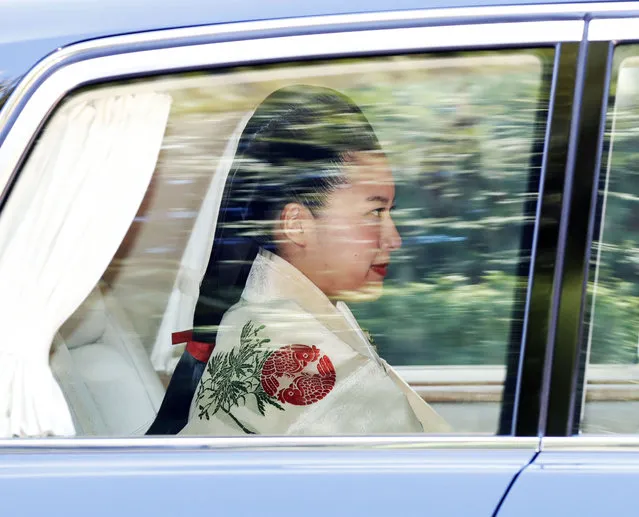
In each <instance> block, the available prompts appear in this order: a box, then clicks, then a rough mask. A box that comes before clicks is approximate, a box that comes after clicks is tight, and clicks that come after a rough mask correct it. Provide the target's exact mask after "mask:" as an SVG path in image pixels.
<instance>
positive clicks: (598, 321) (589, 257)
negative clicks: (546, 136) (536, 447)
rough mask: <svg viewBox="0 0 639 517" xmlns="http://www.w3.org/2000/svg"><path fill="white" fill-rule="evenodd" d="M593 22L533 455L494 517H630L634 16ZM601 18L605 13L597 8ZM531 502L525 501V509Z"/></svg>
mask: <svg viewBox="0 0 639 517" xmlns="http://www.w3.org/2000/svg"><path fill="white" fill-rule="evenodd" d="M612 9H613V12H612V13H610V12H602V13H598V12H595V13H593V19H592V20H591V21H590V22H589V23H588V27H587V34H588V37H587V39H588V44H587V45H585V46H584V48H583V49H582V54H581V56H582V57H581V63H582V65H581V66H582V69H583V74H582V81H583V86H582V88H581V91H582V92H583V93H582V98H581V101H580V103H579V117H580V120H579V121H578V123H576V124H575V126H574V131H575V137H574V148H573V153H574V154H575V159H574V167H575V168H574V176H573V177H574V181H573V184H572V194H571V197H572V199H570V203H569V205H568V206H567V207H566V208H567V211H566V219H565V220H566V226H567V231H568V232H569V234H570V235H571V236H572V237H571V238H570V239H567V240H566V241H565V243H564V244H563V246H565V248H564V249H565V257H566V262H565V269H564V271H565V273H564V278H563V279H562V281H561V294H560V295H559V298H558V299H560V304H561V306H562V307H561V308H560V309H559V312H558V320H557V331H556V332H557V334H556V341H555V345H554V354H553V363H552V367H551V368H550V367H549V369H548V377H547V382H548V395H549V398H548V408H547V416H546V419H545V422H544V431H545V434H546V435H547V436H546V437H544V438H543V440H542V444H541V452H540V454H539V455H538V456H537V458H536V459H535V461H534V462H533V463H532V464H531V465H530V466H529V467H527V468H526V469H525V470H524V471H523V473H522V474H521V475H520V476H519V478H518V479H517V481H516V483H514V486H513V488H512V490H511V491H510V492H509V495H508V497H507V498H506V499H505V502H504V504H503V506H502V508H501V511H500V512H499V515H538V514H539V513H542V512H548V511H552V512H553V513H557V514H560V513H563V512H571V513H572V512H576V513H578V514H579V515H610V514H611V513H615V514H618V515H630V514H632V513H633V512H634V508H635V507H636V503H637V495H636V493H635V492H634V490H633V489H632V487H633V486H634V480H635V479H636V473H637V469H638V468H639V454H638V450H637V439H636V433H637V429H638V428H637V421H636V416H637V411H636V410H637V406H636V404H637V402H636V400H637V397H636V388H635V386H636V363H637V334H636V328H637V327H636V323H637V319H636V315H635V314H636V313H635V310H634V307H635V300H636V294H635V290H636V271H635V263H634V260H633V257H634V253H635V251H636V247H635V245H634V242H635V240H636V237H635V236H636V226H635V224H634V220H635V217H636V210H635V203H636V195H637V187H636V183H635V182H634V178H635V174H634V169H635V166H636V165H635V162H634V152H635V149H636V144H637V140H636V136H635V133H636V128H637V121H636V115H635V111H636V105H637V93H636V88H635V84H636V81H635V77H636V58H635V55H636V52H637V46H636V40H637V36H636V34H637V29H638V28H639V20H638V19H637V18H636V14H635V13H632V12H629V13H622V12H614V8H612ZM604 11H607V8H604ZM533 494H535V496H534V497H533Z"/></svg>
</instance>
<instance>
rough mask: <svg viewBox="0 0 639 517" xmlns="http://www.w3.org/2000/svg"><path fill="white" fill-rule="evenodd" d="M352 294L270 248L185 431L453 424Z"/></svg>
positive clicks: (225, 324) (355, 430)
mask: <svg viewBox="0 0 639 517" xmlns="http://www.w3.org/2000/svg"><path fill="white" fill-rule="evenodd" d="M449 430H450V429H449V427H448V425H447V424H446V422H445V421H444V420H443V419H442V418H441V417H440V416H439V415H438V414H437V413H436V412H435V411H434V410H433V409H432V408H431V407H430V406H429V405H428V404H426V403H425V402H424V401H423V400H422V399H421V397H419V395H417V394H416V393H415V392H414V391H413V390H412V389H411V388H410V387H409V386H408V384H406V382H404V381H403V380H402V379H401V378H400V377H399V376H398V374H397V373H396V372H395V371H394V370H393V369H392V368H391V367H390V366H389V365H388V364H387V363H386V362H385V361H384V360H383V359H381V358H380V357H379V355H378V354H377V352H376V351H375V350H374V348H373V347H372V346H371V344H370V342H369V341H368V339H367V338H366V336H365V335H364V333H363V332H362V330H361V329H360V327H359V325H358V324H357V322H356V320H355V318H354V316H353V315H352V313H351V312H350V310H349V309H348V307H347V306H346V305H345V304H344V303H343V302H338V303H337V304H336V305H333V303H331V301H330V300H329V299H328V298H327V297H326V296H325V295H324V293H322V292H321V290H320V289H319V288H318V287H317V286H315V285H314V284H313V283H312V282H311V281H310V280H309V279H308V278H306V277H305V276H304V275H303V274H302V273H300V272H299V271H298V270H297V269H296V268H295V267H293V266H292V265H291V264H289V263H288V262H286V261H285V260H284V259H282V258H280V257H278V256H277V255H274V254H272V253H270V252H268V251H265V250H261V251H260V253H259V254H258V256H257V258H256V259H255V261H254V262H253V266H252V268H251V272H250V274H249V277H248V280H247V282H246V287H245V289H244V292H243V293H242V298H241V300H240V302H239V303H237V304H236V305H234V306H233V307H232V308H231V309H229V310H228V311H227V313H226V314H225V315H224V318H223V320H222V323H221V326H220V329H219V331H218V336H217V343H216V347H215V350H214V352H213V354H212V355H211V357H210V359H209V361H208V363H207V365H206V369H205V372H204V374H203V375H202V378H201V380H200V383H199V385H198V388H197V390H196V392H195V396H194V397H193V401H192V403H191V408H190V413H189V422H188V423H187V425H186V427H185V428H184V429H183V430H182V432H181V433H180V434H191V435H238V434H239V435H243V434H272V435H284V434H296V435H336V434H337V435H339V434H372V433H416V432H447V431H449Z"/></svg>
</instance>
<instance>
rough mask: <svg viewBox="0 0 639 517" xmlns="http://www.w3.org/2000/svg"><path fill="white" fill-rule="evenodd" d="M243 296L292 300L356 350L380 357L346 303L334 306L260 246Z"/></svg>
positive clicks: (253, 299)
mask: <svg viewBox="0 0 639 517" xmlns="http://www.w3.org/2000/svg"><path fill="white" fill-rule="evenodd" d="M242 298H243V299H244V300H246V301H247V302H249V303H263V302H268V301H272V300H291V301H293V302H295V303H297V304H298V305H299V306H300V307H301V308H302V309H303V310H305V311H306V312H309V313H310V314H312V315H313V317H314V318H315V319H317V320H318V321H319V322H320V323H321V324H322V325H324V326H325V327H326V328H328V329H329V330H330V331H331V332H333V333H334V334H336V335H337V336H338V337H339V338H340V339H341V340H342V341H344V342H345V343H347V344H348V345H349V346H350V347H351V348H353V349H354V350H355V351H356V352H358V353H360V354H363V355H365V356H367V357H370V358H373V359H375V360H379V359H378V357H377V354H376V353H375V352H374V351H373V349H372V347H371V345H370V343H369V342H368V340H367V339H366V337H365V336H364V334H363V332H362V330H361V329H360V327H359V325H358V324H357V322H356V320H355V318H354V317H353V315H352V313H351V312H350V310H349V309H348V307H347V306H346V304H345V303H343V302H337V306H336V305H333V303H332V302H331V301H330V300H329V299H328V297H327V296H326V295H325V294H324V293H323V292H322V291H321V289H320V288H319V287H317V286H316V285H315V284H314V283H313V282H311V281H310V280H309V279H308V277H306V276H305V275H304V274H303V273H302V272H301V271H299V270H298V269H297V268H296V267H294V266H293V265H292V264H290V263H289V262H287V261H286V260H284V259H283V258H281V257H279V256H278V255H275V254H274V253H271V252H270V251H267V250H265V249H260V252H259V253H258V255H257V257H256V258H255V260H254V261H253V266H252V267H251V272H250V273H249V276H248V278H247V280H246V286H245V287H244V292H243V293H242Z"/></svg>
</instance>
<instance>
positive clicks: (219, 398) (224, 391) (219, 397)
mask: <svg viewBox="0 0 639 517" xmlns="http://www.w3.org/2000/svg"><path fill="white" fill-rule="evenodd" d="M263 329H264V325H261V326H259V327H255V325H254V324H253V322H252V321H248V322H247V323H246V324H245V325H244V327H242V332H241V333H240V346H239V348H233V349H232V350H231V351H230V352H225V353H220V354H213V355H212V356H211V359H210V360H209V362H208V364H207V365H206V373H205V375H204V376H203V377H202V379H203V380H202V381H201V382H200V384H199V386H198V390H197V395H196V405H197V408H198V410H199V413H198V417H199V418H200V420H203V419H205V418H206V420H210V419H211V417H212V416H213V415H215V413H217V412H218V411H222V412H224V413H226V414H227V415H228V416H229V417H230V418H231V419H232V420H233V421H234V422H235V423H236V424H237V425H238V426H239V427H240V429H242V431H244V432H245V433H246V434H255V433H254V432H253V431H251V430H250V429H247V428H246V426H245V425H243V424H242V423H241V422H240V421H239V420H238V419H237V418H236V417H235V415H233V413H231V409H232V408H233V407H235V406H239V405H244V404H246V402H247V400H248V399H249V398H250V397H253V398H254V399H255V402H256V403H257V409H258V411H259V412H260V414H261V415H264V414H265V411H266V406H267V405H271V406H273V407H276V408H277V409H279V410H282V411H283V410H284V408H283V407H282V406H281V405H280V404H279V403H278V402H277V399H276V398H275V397H272V396H270V395H269V394H268V393H266V392H265V391H264V388H262V383H261V373H262V367H263V366H264V363H265V362H266V360H267V359H268V358H269V356H270V355H271V353H272V352H271V351H265V350H264V349H263V348H262V345H264V344H265V343H269V342H270V341H271V340H270V339H268V338H264V337H261V336H260V335H259V334H260V333H261V331H262V330H263Z"/></svg>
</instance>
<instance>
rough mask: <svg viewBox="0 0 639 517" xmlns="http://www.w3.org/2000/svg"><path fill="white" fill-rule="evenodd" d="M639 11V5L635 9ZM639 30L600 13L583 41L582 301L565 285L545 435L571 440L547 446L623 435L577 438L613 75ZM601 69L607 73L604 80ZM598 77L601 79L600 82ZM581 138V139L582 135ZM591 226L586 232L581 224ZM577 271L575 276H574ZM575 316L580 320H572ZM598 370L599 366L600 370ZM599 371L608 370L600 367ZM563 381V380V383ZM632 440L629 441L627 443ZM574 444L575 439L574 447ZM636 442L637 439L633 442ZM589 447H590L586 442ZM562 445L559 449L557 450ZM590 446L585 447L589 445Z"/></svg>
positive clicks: (579, 140)
mask: <svg viewBox="0 0 639 517" xmlns="http://www.w3.org/2000/svg"><path fill="white" fill-rule="evenodd" d="M634 7H635V9H636V7H637V6H636V5H634ZM637 31H639V15H638V13H637V11H630V12H628V13H626V14H618V13H609V14H606V13H600V14H596V15H594V16H593V19H592V20H590V21H588V24H587V38H586V41H585V42H584V56H585V57H584V60H586V61H587V65H586V66H588V67H591V69H592V70H593V72H594V71H595V70H597V71H598V72H599V74H596V73H592V74H590V76H588V75H587V74H586V75H585V77H583V78H582V81H583V85H584V86H583V88H584V89H585V90H586V91H589V92H591V94H592V93H593V92H595V94H596V96H597V98H596V102H592V104H591V105H590V106H588V105H587V102H584V103H583V104H584V107H583V109H582V112H583V117H582V120H580V121H579V124H578V126H576V127H575V139H576V140H575V143H574V144H573V148H574V150H575V151H576V150H577V149H579V152H580V153H583V152H584V150H586V151H585V153H584V154H582V155H581V157H580V160H579V163H578V164H577V167H578V168H579V171H580V176H581V177H582V179H583V180H582V181H581V185H580V186H579V188H580V189H581V194H579V193H578V194H576V195H575V194H573V199H577V198H579V197H581V202H577V201H575V202H574V203H573V206H572V212H571V215H570V223H569V226H570V228H571V232H577V234H578V235H579V239H577V240H578V243H577V244H576V245H573V249H572V257H571V259H570V261H569V262H568V263H567V265H566V268H570V269H572V270H573V279H572V284H573V287H574V286H575V285H577V283H578V282H580V283H581V285H580V293H581V295H580V297H579V298H577V297H574V296H572V297H571V296H570V295H569V292H568V289H567V288H568V287H569V285H568V282H563V287H564V293H563V296H562V299H561V303H563V305H564V307H565V309H564V321H565V322H568V324H567V325H565V326H564V328H563V332H562V328H561V322H559V327H558V329H559V330H558V332H559V333H561V338H562V339H561V341H559V343H560V346H559V348H558V350H557V353H556V355H557V357H556V358H555V359H554V361H553V364H552V374H551V375H552V376H553V377H554V378H555V383H554V385H553V388H554V390H553V391H552V393H551V396H550V399H549V405H550V406H551V407H552V410H553V413H552V419H553V422H552V423H550V424H549V426H548V428H547V430H546V434H547V435H548V436H549V437H555V436H556V437H567V438H566V439H564V440H558V441H557V440H554V439H552V438H549V439H547V440H544V443H546V444H547V446H548V447H551V448H553V449H554V448H556V447H564V446H565V447H568V448H569V449H570V448H572V447H579V445H578V444H579V443H581V442H582V441H584V440H586V439H589V440H592V441H593V443H596V444H597V445H596V446H597V447H598V446H601V444H602V443H607V442H608V441H610V443H611V444H612V445H613V446H614V444H615V443H617V442H616V441H617V440H618V439H619V436H618V435H615V437H612V438H601V437H597V436H595V435H588V436H587V437H586V436H578V435H579V434H580V432H581V429H580V426H581V420H582V418H583V415H584V411H585V405H586V393H587V389H588V387H587V383H588V379H587V375H586V372H587V369H588V368H590V367H591V365H589V364H588V358H589V349H588V347H589V330H590V322H589V321H586V316H587V311H588V310H589V307H588V306H587V304H588V303H590V301H591V299H590V297H589V295H588V283H589V281H590V278H591V277H590V272H591V269H590V263H591V259H592V256H591V255H592V245H593V241H594V240H595V239H596V238H597V237H598V235H597V233H598V228H599V224H600V221H599V219H600V215H601V208H602V207H601V203H600V200H599V198H598V190H599V185H600V182H601V177H602V171H603V170H604V169H605V167H606V164H607V161H608V159H609V156H607V149H608V144H607V142H606V141H605V132H606V128H609V121H608V112H609V107H610V93H609V92H610V88H611V85H612V84H613V83H614V82H615V81H616V78H615V77H612V74H613V72H614V70H613V64H614V53H615V49H616V48H617V46H619V45H626V44H633V43H635V44H636V43H639V37H638V36H637V34H638V32H637ZM601 70H604V74H603V76H602V75H601V73H600V72H601ZM597 75H599V77H597ZM577 135H578V136H577ZM586 192H589V193H590V196H589V200H588V201H587V202H585V196H584V193H586ZM579 220H581V221H586V222H587V224H586V225H585V227H584V226H583V225H582V224H580V223H579V222H578V221H579ZM574 272H576V273H574ZM570 313H572V314H573V315H577V316H578V317H577V318H574V316H573V318H572V321H570V320H571V317H570ZM595 368H596V367H595ZM598 369H600V370H602V371H603V370H604V369H605V365H601V366H599V368H598ZM560 379H561V380H560ZM628 439H630V438H628ZM573 440H576V441H575V442H574V444H573ZM630 441H631V442H632V443H636V441H637V440H634V441H633V440H632V439H630ZM584 443H585V442H584ZM558 444H560V445H558ZM584 446H585V445H584Z"/></svg>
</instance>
